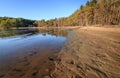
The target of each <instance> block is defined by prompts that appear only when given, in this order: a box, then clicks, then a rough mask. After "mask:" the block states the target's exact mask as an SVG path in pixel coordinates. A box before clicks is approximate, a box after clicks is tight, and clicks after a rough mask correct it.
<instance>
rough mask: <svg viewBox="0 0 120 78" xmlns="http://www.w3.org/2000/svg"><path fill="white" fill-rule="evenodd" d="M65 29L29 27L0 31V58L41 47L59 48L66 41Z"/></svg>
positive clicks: (36, 49) (38, 49) (37, 49)
mask: <svg viewBox="0 0 120 78" xmlns="http://www.w3.org/2000/svg"><path fill="white" fill-rule="evenodd" d="M66 36H67V30H64V29H58V28H52V29H51V28H42V29H36V28H29V29H19V30H15V29H14V30H2V31H0V60H2V59H3V57H6V55H7V57H8V55H9V56H11V54H12V53H13V54H15V53H21V52H23V53H24V52H30V51H39V52H41V50H40V48H41V47H43V48H45V49H48V48H49V47H53V48H54V47H57V48H58V50H60V49H61V47H62V45H63V44H64V42H65V41H66Z"/></svg>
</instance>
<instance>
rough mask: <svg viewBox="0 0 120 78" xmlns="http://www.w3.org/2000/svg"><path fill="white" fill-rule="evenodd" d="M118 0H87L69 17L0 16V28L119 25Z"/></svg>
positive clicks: (119, 8)
mask: <svg viewBox="0 0 120 78" xmlns="http://www.w3.org/2000/svg"><path fill="white" fill-rule="evenodd" d="M119 4H120V0H89V1H87V2H86V4H85V5H84V6H83V5H81V6H80V8H79V9H78V10H76V11H75V12H74V13H73V14H71V15H70V16H69V17H62V18H55V19H50V20H44V19H43V20H28V19H24V18H11V17H0V28H11V27H28V26H37V27H51V26H53V27H59V26H60V27H61V26H87V25H98V24H100V25H120V5H119Z"/></svg>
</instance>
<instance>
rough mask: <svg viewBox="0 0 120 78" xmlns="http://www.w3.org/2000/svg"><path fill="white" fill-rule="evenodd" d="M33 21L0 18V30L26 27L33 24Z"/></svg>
mask: <svg viewBox="0 0 120 78" xmlns="http://www.w3.org/2000/svg"><path fill="white" fill-rule="evenodd" d="M34 22H35V21H34V20H29V19H24V18H12V17H0V28H3V29H8V28H12V27H28V26H30V25H33V24H34Z"/></svg>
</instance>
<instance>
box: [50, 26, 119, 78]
mask: <svg viewBox="0 0 120 78" xmlns="http://www.w3.org/2000/svg"><path fill="white" fill-rule="evenodd" d="M55 64H56V68H55V70H54V72H53V73H52V77H53V78H120V28H103V27H83V28H80V29H78V30H73V32H71V33H70V34H69V36H68V40H67V42H66V44H65V46H64V47H63V49H62V50H61V52H60V53H59V55H58V58H57V60H56V62H55Z"/></svg>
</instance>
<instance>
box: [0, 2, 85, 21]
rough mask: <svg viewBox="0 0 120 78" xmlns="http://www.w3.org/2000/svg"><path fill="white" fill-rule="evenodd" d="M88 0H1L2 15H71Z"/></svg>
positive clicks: (30, 16)
mask: <svg viewBox="0 0 120 78" xmlns="http://www.w3.org/2000/svg"><path fill="white" fill-rule="evenodd" d="M86 1H87V0H0V17H3V16H8V17H15V18H17V17H22V18H26V19H33V20H41V19H45V20H49V19H54V18H60V17H67V16H70V15H71V14H72V13H74V11H76V10H77V9H79V8H80V6H81V5H84V4H85V3H86Z"/></svg>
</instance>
